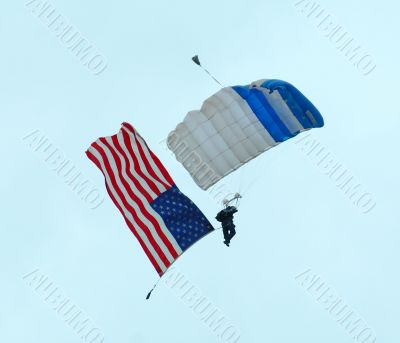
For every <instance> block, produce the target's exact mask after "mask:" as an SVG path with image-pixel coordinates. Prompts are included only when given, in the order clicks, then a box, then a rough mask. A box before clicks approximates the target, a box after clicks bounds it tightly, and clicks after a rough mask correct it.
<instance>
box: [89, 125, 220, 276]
mask: <svg viewBox="0 0 400 343" xmlns="http://www.w3.org/2000/svg"><path fill="white" fill-rule="evenodd" d="M86 154H87V156H88V157H89V159H90V160H91V161H92V162H93V163H94V164H96V166H97V167H98V168H99V169H100V170H101V172H102V173H103V175H104V178H105V184H106V188H107V191H108V194H109V195H110V197H111V199H112V201H113V202H114V204H115V205H116V206H117V207H118V209H119V211H120V212H121V213H122V215H123V216H124V219H125V221H126V224H127V225H128V227H129V229H130V230H131V231H132V233H133V234H134V235H135V237H136V238H137V240H138V241H139V243H140V245H141V246H142V248H143V250H144V251H145V253H146V255H147V257H148V258H149V259H150V261H151V263H152V264H153V266H154V268H155V269H156V270H157V272H158V274H159V275H160V276H161V275H163V274H164V273H165V271H166V270H167V269H168V267H169V266H170V265H171V264H172V263H173V262H174V261H175V260H176V259H177V258H178V257H179V256H180V255H181V254H182V253H183V252H184V251H185V250H186V249H188V248H189V247H190V246H191V245H192V244H194V243H195V242H197V241H198V240H199V239H201V238H202V237H204V236H205V235H207V234H208V233H209V232H211V231H212V230H214V229H213V227H212V225H211V224H210V222H209V221H208V220H207V218H206V217H205V216H204V214H203V213H202V212H201V211H200V210H199V208H198V207H197V206H196V205H195V204H194V203H193V202H192V201H191V200H190V199H189V198H188V197H187V196H185V195H184V194H182V193H181V192H180V190H179V189H178V187H177V186H176V185H175V183H174V181H173V180H172V178H171V176H170V175H169V173H168V172H167V170H166V169H165V167H164V166H163V165H162V163H161V162H160V160H159V159H158V158H157V156H156V155H154V153H153V152H152V151H151V150H150V149H149V147H148V146H147V144H146V142H145V141H144V139H143V138H142V137H141V136H140V135H139V134H138V132H137V131H136V130H135V129H134V128H133V126H132V125H130V124H128V123H122V127H121V129H120V131H119V132H118V133H117V134H115V135H113V136H109V137H101V138H99V139H97V140H96V141H95V142H93V143H92V144H91V145H90V147H89V149H88V150H87V151H86Z"/></svg>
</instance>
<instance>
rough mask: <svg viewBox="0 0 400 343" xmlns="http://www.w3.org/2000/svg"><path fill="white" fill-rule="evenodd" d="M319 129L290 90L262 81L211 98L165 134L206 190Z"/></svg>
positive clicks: (310, 108)
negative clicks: (282, 145)
mask: <svg viewBox="0 0 400 343" xmlns="http://www.w3.org/2000/svg"><path fill="white" fill-rule="evenodd" d="M323 125H324V122H323V118H322V116H321V114H320V113H319V112H318V110H317V109H316V108H315V107H314V105H313V104H312V103H311V102H310V101H309V100H308V99H307V98H306V97H305V96H304V95H303V94H301V93H300V91H298V90H297V89H296V88H295V87H294V86H292V85H291V84H289V83H287V82H285V81H280V80H260V81H257V82H254V83H252V84H251V85H247V86H234V87H225V88H222V89H221V90H220V91H218V92H217V93H216V94H214V95H212V96H211V97H209V98H208V99H207V100H206V101H205V102H204V103H203V105H202V107H201V109H200V110H197V111H191V112H189V113H188V114H187V115H186V117H185V119H184V120H183V122H181V123H180V124H178V125H177V127H176V128H175V130H173V131H172V132H171V133H170V134H169V135H168V139H167V145H168V148H169V149H170V150H171V151H172V152H173V153H174V154H175V156H176V158H177V160H178V161H179V162H181V163H182V165H183V166H184V167H185V168H186V170H187V171H188V172H189V173H190V175H191V176H192V178H193V180H194V181H195V182H196V184H197V185H198V186H199V187H201V188H202V189H204V190H206V189H208V188H209V187H211V186H212V185H213V184H215V183H216V182H218V181H219V180H220V179H221V178H223V177H224V176H226V175H228V174H229V173H231V172H232V171H234V170H236V169H237V168H239V167H240V166H242V165H243V164H245V163H246V162H248V161H250V160H251V159H253V158H255V157H257V156H258V155H260V154H261V153H262V152H264V151H267V150H268V149H270V148H272V147H274V146H276V145H278V144H279V143H281V142H283V141H285V140H287V139H289V138H292V137H294V136H296V135H297V134H298V133H300V132H302V131H305V130H309V129H311V128H314V127H322V126H323Z"/></svg>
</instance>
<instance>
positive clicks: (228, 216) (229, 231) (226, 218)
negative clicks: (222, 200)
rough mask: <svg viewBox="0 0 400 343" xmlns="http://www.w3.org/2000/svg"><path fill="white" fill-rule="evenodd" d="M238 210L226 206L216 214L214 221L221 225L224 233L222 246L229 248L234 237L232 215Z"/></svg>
mask: <svg viewBox="0 0 400 343" xmlns="http://www.w3.org/2000/svg"><path fill="white" fill-rule="evenodd" d="M237 211H238V210H237V208H236V207H235V206H227V207H226V208H224V209H223V210H222V211H220V212H218V214H217V216H216V217H215V219H217V220H218V221H219V222H221V224H222V231H223V233H224V239H225V240H224V244H225V245H226V246H228V247H229V244H230V242H231V239H232V238H233V236H235V235H236V230H235V224H233V214H234V213H236V212H237Z"/></svg>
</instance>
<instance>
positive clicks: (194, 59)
mask: <svg viewBox="0 0 400 343" xmlns="http://www.w3.org/2000/svg"><path fill="white" fill-rule="evenodd" d="M192 61H193V62H194V63H196V64H197V65H198V66H199V67H200V68H201V69H203V70H204V71H205V72H206V73H207V74H208V75H209V76H210V77H211V78H212V79H213V80H214V81H215V82H216V83H218V84H219V85H220V86H221V87H224V86H223V85H222V83H221V82H219V81H218V80H217V79H216V78H215V77H214V76H213V75H212V74H211V73H210V72H209V71H208V70H207V69H206V68H204V67H203V66H202V65H201V63H200V59H199V56H198V55H196V56H193V57H192Z"/></svg>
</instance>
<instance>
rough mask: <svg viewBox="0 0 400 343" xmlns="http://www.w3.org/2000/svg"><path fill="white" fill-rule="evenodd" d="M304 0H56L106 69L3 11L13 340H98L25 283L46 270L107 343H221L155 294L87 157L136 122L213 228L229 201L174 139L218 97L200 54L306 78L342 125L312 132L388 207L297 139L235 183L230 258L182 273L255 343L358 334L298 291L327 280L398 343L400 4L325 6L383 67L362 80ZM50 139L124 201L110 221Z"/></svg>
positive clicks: (180, 307) (6, 275)
mask: <svg viewBox="0 0 400 343" xmlns="http://www.w3.org/2000/svg"><path fill="white" fill-rule="evenodd" d="M294 3H295V2H294V1H286V0H285V1H265V0H263V1H261V0H254V1H251V2H248V1H247V2H246V1H228V0H223V1H211V0H205V1H200V2H199V1H177V0H171V1H167V2H166V1H158V2H155V1H140V2H138V1H128V0H117V1H112V2H110V1H101V2H99V1H93V0H88V1H84V2H82V1H76V0H73V1H61V0H53V1H52V2H51V4H53V6H54V7H55V8H57V10H58V12H59V13H60V14H62V15H63V16H65V18H67V19H68V20H69V21H70V23H71V24H73V25H74V26H75V27H76V28H78V29H79V31H80V32H81V33H82V35H83V36H84V37H85V38H87V39H88V40H89V41H90V42H91V43H92V44H94V45H95V46H96V48H97V50H98V51H100V52H101V53H102V54H103V55H104V56H106V57H107V59H108V68H107V69H106V70H105V71H104V73H102V74H100V75H98V76H95V75H93V74H92V73H90V72H89V71H88V70H87V69H86V68H85V67H83V66H82V65H81V64H80V63H79V61H77V60H76V59H75V58H74V57H73V56H72V55H71V53H70V52H69V51H68V50H67V49H66V48H65V46H63V45H62V44H60V42H59V41H58V39H57V38H56V37H55V36H54V34H53V33H52V31H51V30H49V29H48V28H46V27H45V26H44V25H43V24H42V23H41V22H40V21H39V20H38V18H37V17H36V16H35V15H33V14H32V13H30V10H29V9H28V8H27V7H26V6H25V2H24V1H7V2H3V3H2V9H1V11H0V35H1V36H0V38H1V54H0V79H1V81H0V99H1V101H0V113H1V116H2V121H1V126H0V127H1V128H2V130H1V138H0V140H1V144H0V152H1V155H2V164H1V165H2V168H1V169H0V189H1V195H2V196H1V197H0V208H1V217H0V218H1V219H0V226H1V233H2V239H1V240H0V261H1V262H2V265H1V268H0V273H1V283H0V291H1V292H0V299H1V300H0V304H1V306H0V327H1V330H0V341H2V342H10V343H11V342H13V343H14V342H15V343H23V342H24V343H25V342H32V343H36V342H37V343H39V342H40V343H47V342H49V343H50V342H59V343H72V342H80V341H81V340H80V338H79V337H78V336H77V335H76V334H75V333H74V332H73V330H71V328H70V327H68V326H67V325H65V323H64V322H63V321H62V320H61V319H60V317H58V316H57V315H56V313H55V312H54V311H53V310H51V309H50V307H49V306H48V305H47V304H46V303H45V302H44V301H43V299H42V298H41V297H40V296H39V295H38V294H37V293H35V291H34V290H33V289H32V288H30V287H29V286H27V284H26V282H24V280H23V279H22V276H23V275H25V274H27V273H28V272H30V271H32V270H34V269H36V268H38V269H40V271H41V272H42V273H44V274H46V275H48V276H49V278H51V279H52V280H53V281H54V283H56V284H57V285H59V286H60V287H61V288H62V289H63V292H64V294H66V295H68V296H69V297H70V298H71V299H72V300H73V302H74V303H75V304H76V305H78V306H79V307H81V308H82V309H83V310H85V312H86V313H87V314H88V315H90V317H91V318H92V319H93V321H94V322H95V323H96V324H97V326H98V327H99V328H101V330H102V332H103V333H104V335H105V337H106V338H105V342H119V343H134V342H143V343H145V342H146V343H147V342H176V343H183V342H193V343H200V342H218V341H219V340H218V338H217V337H216V336H215V335H214V334H213V333H212V332H211V331H210V330H209V329H208V328H207V327H206V326H205V325H204V324H203V323H202V322H201V321H200V320H199V319H198V318H197V317H196V316H195V315H193V313H192V311H191V310H190V309H189V308H188V307H187V306H186V305H185V304H184V303H182V302H181V301H180V300H179V298H177V297H176V295H175V294H174V293H173V292H171V290H170V289H168V287H167V286H166V285H165V284H163V283H162V282H161V283H160V284H159V286H158V288H157V290H156V291H155V292H154V293H153V295H152V298H151V301H146V300H145V295H146V294H147V292H148V290H149V289H150V288H151V287H152V285H153V284H154V282H155V281H156V280H157V278H158V277H157V274H156V272H155V271H154V270H153V267H152V265H151V264H150V262H149V261H148V260H147V257H146V256H145V254H144V253H143V251H142V249H141V248H140V246H139V244H138V243H137V241H136V239H135V237H134V236H133V235H132V234H131V232H130V231H129V229H128V228H127V227H126V225H125V223H124V221H123V218H122V216H121V215H120V213H119V212H118V210H117V209H116V207H115V206H114V205H113V204H112V202H111V200H110V199H109V197H108V196H107V195H106V194H105V193H106V192H105V187H104V181H103V176H102V175H101V173H100V172H99V170H98V169H97V168H96V166H95V165H93V164H92V163H91V162H90V161H89V159H87V157H86V156H85V154H84V152H85V150H86V148H87V147H88V146H89V144H90V143H91V142H92V141H93V140H95V139H96V138H97V137H99V136H104V135H110V134H113V133H116V132H117V131H118V130H119V128H120V124H121V123H122V122H123V121H127V122H130V123H132V124H133V125H134V126H135V127H136V128H137V130H138V131H139V132H140V134H141V135H142V136H143V137H144V138H145V139H146V140H147V142H148V144H149V146H150V147H151V149H152V150H153V151H154V152H155V153H156V154H157V155H158V156H159V158H160V159H161V161H162V162H163V163H164V165H165V166H166V167H167V169H168V170H169V171H170V173H171V175H172V177H173V178H174V180H175V182H176V183H177V185H178V186H179V188H180V189H181V190H182V192H184V193H185V194H186V195H188V196H189V197H190V198H191V199H192V200H193V201H194V202H195V203H196V204H197V205H198V206H199V207H200V208H201V209H202V210H203V212H204V213H205V214H206V215H207V216H208V218H210V219H211V220H213V217H214V216H215V214H216V212H217V211H218V210H219V208H220V204H218V202H217V201H216V200H215V199H214V198H213V196H212V195H210V194H209V193H208V192H205V191H202V190H201V189H200V188H198V187H197V186H196V184H195V183H194V182H193V181H192V179H191V178H190V176H189V175H188V173H187V172H186V170H184V168H183V167H182V166H181V165H180V164H179V163H178V162H177V161H176V160H175V158H174V157H173V156H172V155H171V154H170V153H169V152H168V151H167V150H166V148H165V145H164V144H163V143H160V142H161V141H162V140H163V139H164V138H166V136H167V135H168V133H169V132H170V131H171V130H172V129H173V128H174V127H175V125H176V124H177V123H178V122H179V121H181V120H182V119H183V117H184V115H185V114H186V113H187V112H188V111H189V110H193V109H198V108H199V107H200V106H201V103H202V101H203V100H204V99H205V98H206V97H208V96H210V95H211V94H213V93H214V92H216V91H217V90H218V85H217V84H215V83H213V81H212V80H211V79H209V78H208V77H207V75H206V74H205V73H203V72H202V71H201V70H200V69H199V68H198V67H197V66H195V65H194V64H193V63H192V61H191V60H190V58H191V57H192V56H193V55H194V54H197V53H198V54H199V55H200V57H201V59H202V62H203V63H204V64H205V65H206V67H207V68H208V69H209V70H211V71H213V72H214V74H215V75H216V76H217V78H219V79H220V80H221V81H222V82H223V83H224V84H225V85H238V84H248V83H250V82H252V81H254V80H258V79H261V78H279V79H283V80H286V81H289V82H291V83H293V84H294V85H295V86H297V87H298V88H299V89H300V90H301V91H302V92H304V94H306V95H307V96H308V97H309V98H310V99H311V100H312V101H313V102H314V104H315V105H316V106H317V107H318V108H319V110H320V111H321V113H322V114H323V116H324V118H325V123H326V125H325V127H324V128H322V129H319V130H314V131H313V132H312V135H313V136H314V137H315V138H316V139H318V140H319V141H320V142H321V144H322V145H323V146H325V147H326V149H327V151H330V152H331V153H332V155H333V156H334V157H335V159H336V160H337V161H338V162H340V163H342V164H343V165H345V166H346V167H347V169H348V170H349V171H350V172H351V174H352V175H354V177H355V178H356V179H357V180H358V182H360V183H361V184H362V186H363V187H364V189H366V190H367V191H369V192H370V193H371V194H372V196H373V198H374V200H375V201H376V203H377V205H376V207H375V208H374V209H373V210H372V211H371V212H370V213H368V214H363V213H362V211H360V209H359V208H357V207H356V206H354V205H353V204H352V202H351V201H350V200H348V198H347V197H346V195H344V194H343V192H342V191H340V189H338V188H337V187H336V186H335V184H334V183H333V182H332V180H330V179H329V178H328V177H327V176H326V175H324V173H323V172H322V171H321V169H320V168H319V167H318V166H316V163H315V162H313V161H312V160H310V159H309V158H308V157H307V156H306V155H305V154H304V152H302V151H301V149H299V146H298V145H296V144H295V141H296V140H292V141H289V142H286V143H285V144H282V145H281V146H279V147H278V148H276V149H273V150H271V151H270V152H268V153H266V154H263V155H261V156H260V157H258V159H257V160H254V161H252V162H251V163H249V164H248V165H247V166H246V167H245V169H244V171H238V172H237V173H235V174H233V175H231V176H229V177H227V178H226V181H222V182H221V183H223V184H224V185H225V186H224V189H226V190H231V191H233V192H235V191H237V190H239V186H241V187H243V188H246V187H247V188H248V190H247V193H246V195H245V197H244V199H243V201H242V203H241V206H240V209H239V213H238V214H237V215H236V225H237V231H238V234H237V236H236V237H235V238H234V240H233V242H232V244H231V247H230V248H229V249H228V248H226V247H225V245H223V244H222V240H223V238H222V233H221V232H220V231H218V232H215V233H213V234H212V235H209V236H208V237H207V238H205V239H204V240H202V241H201V242H200V243H198V244H197V245H196V246H195V247H193V248H192V249H190V250H189V251H188V252H187V253H186V254H185V255H184V256H183V257H182V258H181V259H179V261H178V262H177V263H176V266H177V267H178V268H179V269H180V270H181V271H182V272H183V273H184V274H185V275H186V277H187V278H188V280H190V281H191V282H192V283H193V284H194V285H196V286H197V287H199V288H200V289H201V290H202V293H203V295H204V296H206V297H207V298H208V299H210V300H212V301H213V303H214V304H215V305H216V306H218V307H219V308H220V309H221V310H222V311H223V312H224V313H225V314H226V316H228V317H229V318H230V319H231V320H232V321H233V322H234V323H235V325H236V327H237V328H238V329H240V331H241V333H242V339H241V341H242V342H245V343H250V342H285V343H286V342H308V343H312V342H315V343H317V342H318V343H319V342H325V343H337V342H352V341H353V340H352V338H351V337H350V336H349V335H348V334H347V333H346V332H345V330H344V329H343V327H341V326H340V325H338V324H337V323H336V322H335V321H334V320H333V319H332V317H331V316H330V315H329V314H328V313H327V311H325V310H324V309H323V307H322V306H321V305H320V304H319V303H318V302H316V301H315V299H314V298H313V297H312V296H311V295H310V294H309V293H307V292H306V291H305V290H304V289H303V288H302V287H300V286H299V284H298V283H297V282H296V280H295V279H294V277H295V276H296V275H298V274H299V273H301V272H302V271H305V270H307V269H309V268H311V269H312V271H313V272H315V273H317V274H319V275H320V276H321V278H322V279H323V280H325V281H326V283H327V284H329V285H331V286H332V287H333V288H334V289H335V290H336V291H337V292H338V293H339V294H340V295H341V297H342V298H343V300H344V301H345V302H346V303H347V304H348V305H349V306H350V307H352V308H353V309H354V310H356V311H357V312H358V313H359V314H360V315H361V316H362V317H363V318H364V320H365V321H366V322H367V323H368V324H369V326H370V327H371V328H373V329H374V331H375V332H376V336H377V342H386V343H392V342H398V341H399V338H400V332H399V328H398V320H399V317H400V309H399V305H400V296H399V289H400V278H399V272H398V263H399V258H400V252H399V239H400V234H399V232H398V229H399V216H400V215H399V210H398V209H399V206H398V204H399V200H398V191H399V186H400V182H399V174H400V163H399V143H398V128H399V125H400V119H399V109H398V106H397V105H396V103H398V94H397V91H398V80H399V76H400V75H399V67H398V56H399V52H400V50H399V45H398V44H397V42H398V36H399V23H398V13H399V4H398V2H395V1H380V2H372V1H370V2H367V3H366V2H365V1H361V0H359V1H356V0H350V1H349V0H347V1H344V0H338V1H334V2H333V1H330V2H328V1H322V0H321V1H320V2H319V3H320V4H321V6H322V7H323V8H324V9H325V10H326V13H327V14H331V15H332V17H333V18H334V22H335V23H336V24H338V25H341V26H343V27H344V28H345V30H346V31H348V32H349V34H350V35H351V36H353V37H354V39H355V41H356V42H357V43H358V44H360V45H361V46H362V49H363V51H365V52H366V53H369V54H371V56H372V57H373V59H374V62H375V63H376V65H377V67H376V70H374V71H373V72H372V73H371V74H370V75H368V76H363V75H362V72H361V71H360V70H357V68H355V67H354V66H353V65H352V64H351V63H350V62H348V60H347V59H346V57H345V56H344V55H343V53H341V52H340V51H338V50H337V49H336V48H335V46H334V45H333V44H332V43H331V42H330V41H329V40H328V39H327V38H325V37H324V36H323V33H322V32H321V30H319V29H317V27H316V26H317V24H316V23H317V22H316V21H315V20H313V19H312V18H307V17H306V16H305V15H304V14H302V13H301V12H300V11H299V9H298V8H296V7H295V6H294ZM35 129H39V130H40V131H41V132H42V133H44V134H45V135H47V136H48V137H49V138H50V139H51V140H52V141H53V142H54V144H55V145H57V146H58V147H60V149H61V150H62V151H63V153H64V154H65V155H66V156H68V157H69V159H71V161H73V162H74V164H75V165H76V166H77V167H78V168H79V169H80V170H81V171H82V173H84V174H85V175H87V176H88V177H89V178H90V179H91V180H92V181H93V182H94V183H95V184H96V185H97V186H98V188H99V189H100V190H101V191H102V192H103V193H104V194H105V195H106V198H105V201H104V203H103V204H102V205H101V206H100V207H99V208H98V209H96V210H90V209H89V208H88V206H86V204H85V203H84V202H82V201H81V200H79V198H78V197H77V196H76V195H75V194H74V193H73V192H72V191H71V189H70V188H68V187H67V186H66V185H65V184H64V183H63V180H62V179H61V178H59V177H58V176H57V175H56V174H55V173H54V172H53V171H51V170H50V168H49V167H48V165H46V163H45V162H44V161H43V159H42V158H41V157H40V155H38V154H35V153H34V152H33V151H32V150H31V149H30V148H29V147H27V145H26V144H25V142H24V141H23V140H22V137H24V136H25V135H26V134H28V133H30V132H32V131H33V130H35ZM213 223H215V224H216V222H215V221H213Z"/></svg>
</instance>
